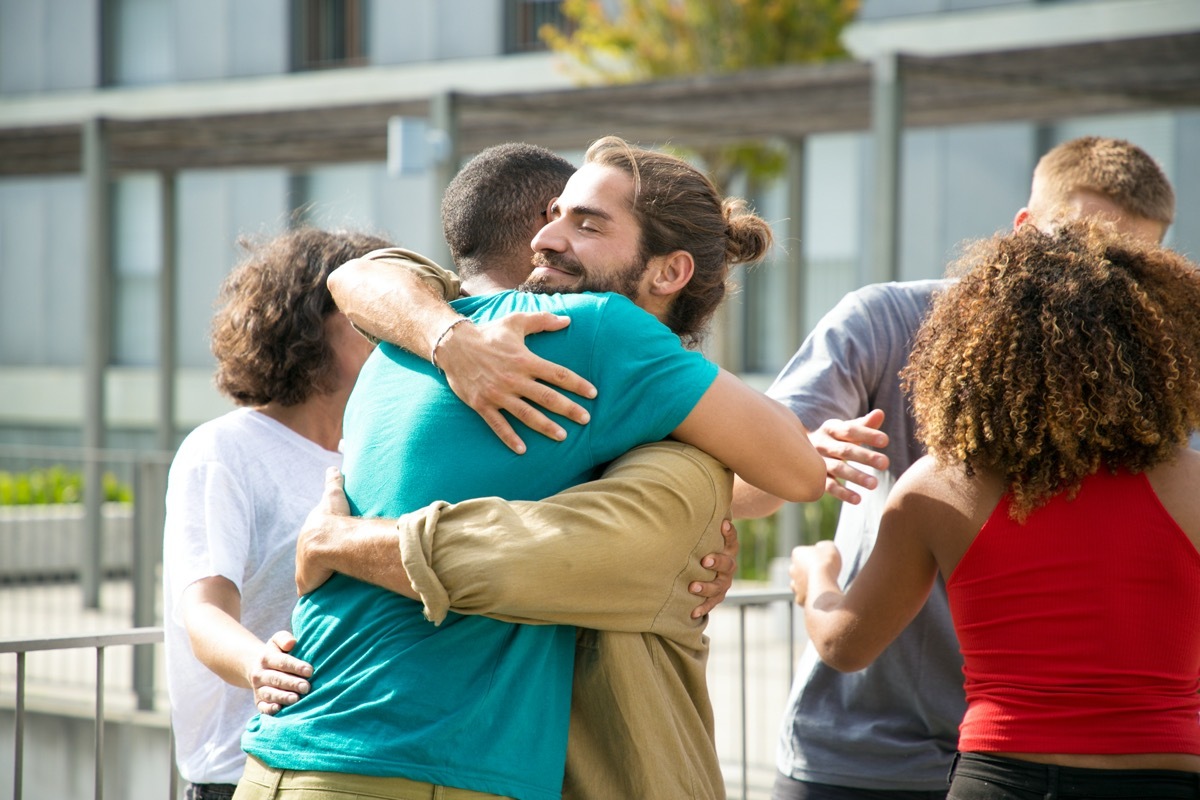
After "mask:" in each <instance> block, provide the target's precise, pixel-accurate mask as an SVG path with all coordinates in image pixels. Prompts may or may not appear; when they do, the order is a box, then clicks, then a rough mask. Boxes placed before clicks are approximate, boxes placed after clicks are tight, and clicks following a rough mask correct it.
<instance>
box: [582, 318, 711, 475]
mask: <svg viewBox="0 0 1200 800" xmlns="http://www.w3.org/2000/svg"><path fill="white" fill-rule="evenodd" d="M600 313H601V317H600V320H599V323H598V326H597V334H596V338H595V341H594V344H593V348H594V349H593V352H592V359H591V362H592V369H591V371H590V375H591V380H592V382H593V383H594V384H595V385H596V388H597V390H598V395H597V398H596V405H595V411H594V412H593V414H592V421H591V422H590V423H589V424H588V425H589V428H591V430H590V436H591V441H592V447H593V449H594V450H595V455H596V457H597V460H598V461H600V462H606V461H610V460H612V459H613V458H615V457H616V456H618V455H620V454H621V453H624V452H625V451H626V450H629V449H630V448H632V447H635V446H637V445H639V444H646V443H648V442H654V441H658V440H660V439H663V438H665V437H667V436H669V435H670V433H671V431H673V430H675V428H677V427H679V424H680V423H682V422H683V420H684V419H685V418H686V417H687V415H688V414H690V413H691V411H692V409H693V408H695V406H696V403H698V402H699V401H700V398H701V397H702V396H703V395H704V393H705V392H706V391H708V388H709V386H711V385H712V382H713V381H714V380H716V377H717V366H716V365H715V364H713V363H712V362H711V361H709V360H708V359H706V358H705V357H704V356H703V355H702V354H700V353H698V352H696V351H693V350H687V349H686V348H684V346H683V344H682V343H681V342H680V341H679V337H678V336H676V335H675V334H674V333H672V332H671V330H670V329H669V328H668V327H667V326H666V325H664V324H662V323H661V322H659V321H658V320H657V319H656V318H655V317H654V316H653V315H651V314H649V313H647V312H645V311H643V310H642V309H640V308H638V307H637V306H636V305H634V304H633V303H632V302H631V301H630V300H628V299H626V298H625V297H622V296H619V295H611V296H609V297H608V299H607V301H606V302H605V303H604V307H603V308H602V309H601V312H600Z"/></svg>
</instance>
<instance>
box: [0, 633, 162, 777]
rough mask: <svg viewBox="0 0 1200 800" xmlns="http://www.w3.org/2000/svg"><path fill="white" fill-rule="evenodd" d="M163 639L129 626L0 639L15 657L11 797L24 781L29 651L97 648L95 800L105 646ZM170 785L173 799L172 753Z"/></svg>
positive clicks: (100, 772) (0, 649) (0, 646)
mask: <svg viewBox="0 0 1200 800" xmlns="http://www.w3.org/2000/svg"><path fill="white" fill-rule="evenodd" d="M162 640H163V629H162V628H160V627H153V628H132V629H130V630H126V631H116V632H113V633H92V634H83V635H79V636H47V637H44V638H40V639H9V640H3V641H0V653H14V654H15V655H16V657H17V686H16V690H17V698H16V706H15V709H14V715H15V723H16V724H15V731H14V738H15V743H14V747H13V800H21V797H22V791H23V782H24V764H23V762H24V756H25V681H26V669H25V656H26V655H27V654H28V653H32V652H39V651H48V650H76V649H84V648H91V649H94V650H95V651H96V706H95V707H96V733H95V744H96V746H95V759H96V769H95V785H94V796H95V798H96V800H103V797H104V649H105V648H106V647H116V646H122V645H141V644H158V643H160V642H162ZM170 774H171V785H170V791H169V792H168V796H169V797H170V798H171V800H174V798H175V795H176V791H175V786H176V783H177V778H176V770H175V758H174V754H173V753H172V756H171V769H170Z"/></svg>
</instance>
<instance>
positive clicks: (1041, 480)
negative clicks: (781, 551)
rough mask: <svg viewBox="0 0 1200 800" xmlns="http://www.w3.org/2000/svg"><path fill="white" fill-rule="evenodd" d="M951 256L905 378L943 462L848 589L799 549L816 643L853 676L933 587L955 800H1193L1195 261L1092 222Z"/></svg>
mask: <svg viewBox="0 0 1200 800" xmlns="http://www.w3.org/2000/svg"><path fill="white" fill-rule="evenodd" d="M960 268H961V270H962V271H963V275H962V279H961V280H960V281H958V282H957V283H956V284H955V285H954V286H953V287H952V288H951V289H948V290H947V291H946V292H945V293H944V294H943V295H942V296H941V297H940V298H938V300H937V301H936V302H935V305H934V308H933V310H932V311H931V313H930V316H929V318H928V320H927V321H926V322H925V324H924V326H923V327H922V329H921V332H920V333H919V334H918V337H917V342H916V345H915V347H914V350H913V354H912V359H911V361H910V364H909V366H908V367H907V368H906V370H905V373H904V379H905V382H906V384H907V388H908V390H909V392H910V393H911V395H912V401H913V408H914V413H915V416H916V419H917V422H918V426H919V431H920V436H921V439H922V441H923V442H924V443H925V446H926V448H927V449H928V452H929V455H928V456H926V457H925V458H924V459H922V460H921V461H918V462H917V464H916V465H914V466H913V467H912V468H911V469H910V470H909V471H908V472H906V473H905V474H904V475H903V476H902V477H901V478H900V480H899V481H898V482H897V484H896V486H895V488H894V490H893V491H892V493H891V495H890V496H889V498H888V501H887V508H886V511H885V512H884V516H883V522H882V524H881V527H880V530H879V539H878V542H877V543H876V545H875V548H874V551H873V552H872V554H871V557H870V559H869V560H868V562H867V563H866V565H865V566H864V567H863V569H862V571H861V572H860V573H859V575H858V577H857V578H855V580H854V582H853V583H852V584H851V585H850V587H848V588H847V589H846V590H845V591H844V592H843V590H842V588H840V587H839V582H838V574H839V572H840V570H841V559H840V557H839V555H838V553H837V550H836V548H835V547H834V546H833V544H832V543H831V542H822V543H820V544H819V545H817V546H815V547H805V548H797V549H796V551H795V552H794V554H793V563H792V571H791V574H792V578H793V588H794V590H795V591H796V597H797V601H798V602H801V603H803V604H804V607H805V622H806V625H807V627H808V632H809V636H810V637H811V639H812V640H813V643H814V644H815V645H816V648H817V650H818V652H819V653H820V654H821V657H822V659H823V660H824V661H826V662H827V663H828V664H830V665H831V666H833V667H835V668H837V669H841V670H843V671H853V670H858V669H862V668H863V667H865V666H866V665H867V664H869V663H870V662H871V661H872V660H873V659H874V658H875V657H876V656H877V655H878V654H879V653H880V652H881V651H882V650H883V648H884V647H886V646H887V645H888V644H889V643H890V642H891V641H892V639H893V638H895V637H896V635H898V634H899V633H900V631H901V630H902V629H903V628H904V627H905V625H907V624H908V622H909V621H910V620H911V619H912V618H913V617H914V616H915V615H916V613H917V612H918V611H919V610H920V608H921V606H922V604H923V603H924V601H925V598H926V597H927V596H928V593H929V590H930V588H931V586H932V585H933V583H934V581H936V580H938V579H939V576H940V578H941V579H944V580H945V581H946V588H947V592H948V594H949V597H950V605H951V611H952V613H953V615H954V623H955V629H956V631H957V633H958V636H959V640H960V644H961V646H962V650H963V658H964V663H965V666H964V673H965V681H966V688H967V705H968V709H967V714H966V717H965V718H964V720H963V723H962V726H961V736H960V741H959V757H958V760H957V761H956V766H955V770H954V772H953V779H952V782H951V788H950V794H949V797H950V798H959V799H960V800H1016V799H1018V798H1020V799H1023V798H1042V797H1062V798H1083V797H1200V693H1198V692H1200V552H1198V548H1200V452H1196V451H1192V450H1188V449H1187V441H1188V436H1189V434H1190V433H1191V432H1192V431H1193V430H1195V429H1197V428H1200V268H1198V267H1197V266H1196V265H1195V264H1192V263H1190V262H1189V261H1187V260H1186V259H1185V258H1183V257H1182V256H1180V255H1178V254H1176V253H1173V252H1170V251H1168V250H1164V249H1160V248H1151V247H1146V246H1144V245H1140V244H1138V243H1135V242H1133V241H1131V240H1122V239H1115V238H1113V234H1112V232H1111V230H1100V229H1099V228H1094V227H1089V226H1088V225H1087V224H1085V223H1073V224H1071V225H1069V226H1064V227H1062V228H1060V229H1059V230H1057V231H1055V232H1054V233H1042V232H1039V231H1037V230H1035V229H1034V228H1033V227H1032V226H1025V227H1024V228H1022V229H1020V230H1019V231H1017V232H1015V233H1012V234H1008V235H1005V236H997V237H995V238H993V239H991V240H990V241H986V242H982V243H980V244H979V245H977V246H976V247H975V248H974V249H973V250H972V251H971V252H970V253H969V254H968V255H967V257H966V258H965V259H964V261H963V263H962V264H961V265H960ZM913 679H914V680H919V676H917V675H914V676H913Z"/></svg>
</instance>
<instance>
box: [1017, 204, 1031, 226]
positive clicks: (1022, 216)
mask: <svg viewBox="0 0 1200 800" xmlns="http://www.w3.org/2000/svg"><path fill="white" fill-rule="evenodd" d="M1027 222H1029V206H1025V207H1023V208H1022V209H1021V210H1020V211H1018V212H1017V215H1016V216H1015V217H1013V230H1014V231H1019V230H1020V229H1021V226H1022V225H1024V224H1025V223H1027Z"/></svg>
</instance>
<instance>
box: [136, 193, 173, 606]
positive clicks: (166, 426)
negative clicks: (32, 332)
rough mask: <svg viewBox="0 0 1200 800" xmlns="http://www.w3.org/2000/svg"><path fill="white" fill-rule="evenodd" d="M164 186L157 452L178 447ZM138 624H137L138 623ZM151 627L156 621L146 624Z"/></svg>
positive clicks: (169, 227) (168, 202)
mask: <svg viewBox="0 0 1200 800" xmlns="http://www.w3.org/2000/svg"><path fill="white" fill-rule="evenodd" d="M159 178H160V183H161V186H162V211H161V213H162V252H161V255H160V257H161V258H162V271H161V272H160V273H159V283H158V340H159V343H158V437H157V439H158V449H159V450H164V451H169V450H173V449H174V448H175V372H176V356H175V341H176V338H177V333H178V326H177V325H176V324H175V283H176V272H177V263H176V259H175V189H176V180H175V173H174V172H163V173H161V174H160V176H159ZM135 624H136V623H135ZM145 624H147V625H152V624H153V621H151V622H147V623H145Z"/></svg>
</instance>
